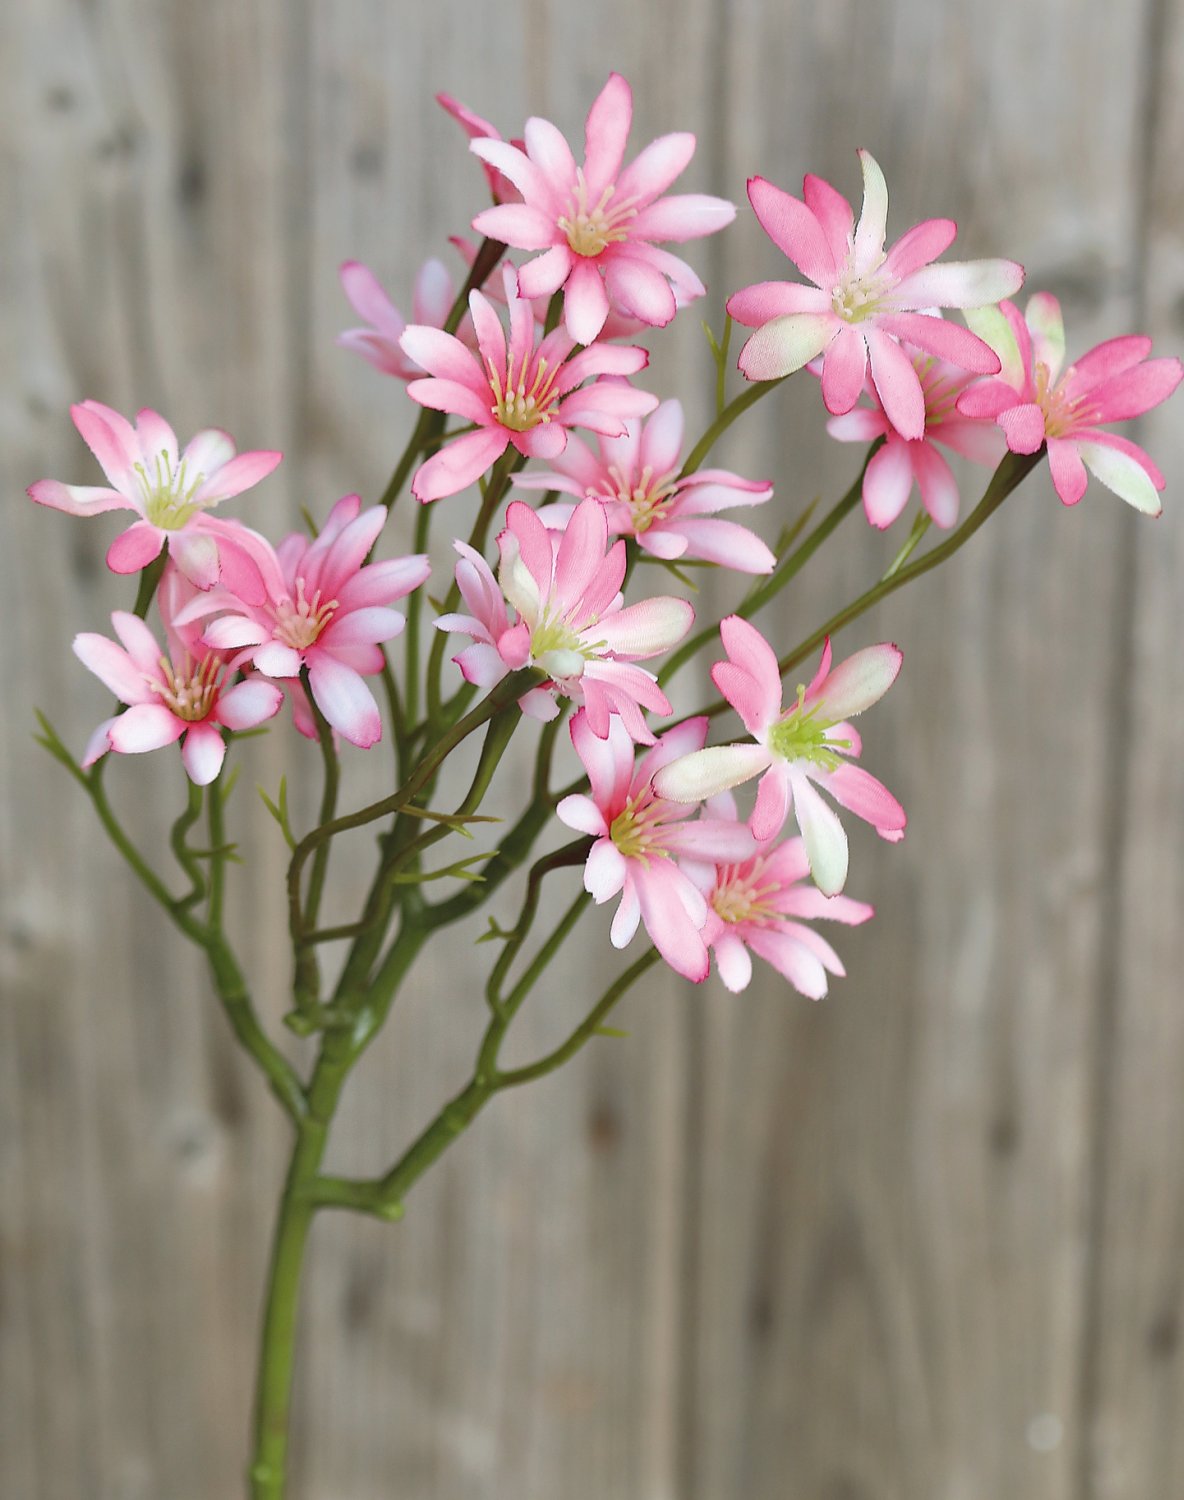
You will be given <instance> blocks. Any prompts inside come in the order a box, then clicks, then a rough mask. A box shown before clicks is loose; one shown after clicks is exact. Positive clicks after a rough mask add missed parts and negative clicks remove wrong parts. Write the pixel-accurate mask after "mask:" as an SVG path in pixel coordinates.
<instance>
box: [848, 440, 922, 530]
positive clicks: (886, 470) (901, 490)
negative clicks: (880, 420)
mask: <svg viewBox="0 0 1184 1500" xmlns="http://www.w3.org/2000/svg"><path fill="white" fill-rule="evenodd" d="M851 415H852V416H854V415H855V413H854V412H852V413H851ZM920 446H921V445H920V444H919V443H907V442H905V440H904V439H903V438H902V437H899V436H898V435H897V434H896V433H895V432H893V434H892V436H891V437H890V438H889V439H888V441H887V442H886V443H885V444H884V446H883V447H882V448H881V449H880V450H879V451H878V452H877V453H873V454H872V457H871V460H870V462H869V463H868V466H867V469H866V470H865V471H864V475H863V508H864V511H865V513H866V514H867V518H868V520H869V521H870V522H871V523H872V525H873V526H878V527H880V529H881V530H883V529H884V527H885V526H891V525H892V523H893V521H895V520H896V518H897V516H899V515H900V513H901V511H902V510H903V509H904V508H905V506H906V505H907V504H908V499H909V495H910V493H911V492H912V488H913V479H914V474H913V461H912V451H913V449H914V448H917V447H920Z"/></svg>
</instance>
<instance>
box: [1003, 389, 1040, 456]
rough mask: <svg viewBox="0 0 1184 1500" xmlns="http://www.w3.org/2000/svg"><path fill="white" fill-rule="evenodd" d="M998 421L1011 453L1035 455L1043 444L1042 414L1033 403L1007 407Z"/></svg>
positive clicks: (1027, 402) (1026, 402) (1025, 402)
mask: <svg viewBox="0 0 1184 1500" xmlns="http://www.w3.org/2000/svg"><path fill="white" fill-rule="evenodd" d="M998 421H999V426H1000V427H1001V428H1002V429H1003V435H1004V437H1005V438H1006V439H1007V446H1008V447H1009V448H1010V449H1011V451H1012V452H1013V453H1036V452H1037V451H1038V450H1039V448H1040V445H1041V444H1042V443H1043V442H1044V439H1045V427H1044V412H1043V411H1042V410H1041V409H1040V407H1039V406H1037V405H1036V403H1035V402H1034V401H1024V402H1021V403H1020V404H1019V405H1017V406H1010V407H1008V408H1007V410H1006V411H1003V412H1000V414H999V418H998Z"/></svg>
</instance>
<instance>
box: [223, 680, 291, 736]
mask: <svg viewBox="0 0 1184 1500" xmlns="http://www.w3.org/2000/svg"><path fill="white" fill-rule="evenodd" d="M283 701H284V694H283V691H282V690H281V689H280V688H278V687H277V686H276V685H275V683H274V682H263V681H261V680H260V679H259V678H258V677H249V678H248V679H247V680H246V682H239V683H236V684H235V685H234V687H232V688H228V689H227V691H226V692H224V693H223V694H222V695H221V696H220V697H219V699H218V706H217V709H216V711H215V714H216V717H217V719H218V722H219V723H220V724H225V726H226V727H227V729H254V728H255V727H256V726H257V725H259V724H262V723H263V722H264V721H265V720H267V719H270V718H271V717H272V716H273V714H277V713H279V711H280V708H281V706H282V705H283Z"/></svg>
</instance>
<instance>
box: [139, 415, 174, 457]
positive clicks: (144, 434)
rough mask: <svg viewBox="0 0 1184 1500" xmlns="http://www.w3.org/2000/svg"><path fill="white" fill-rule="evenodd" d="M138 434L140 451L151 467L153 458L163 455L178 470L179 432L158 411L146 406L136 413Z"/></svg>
mask: <svg viewBox="0 0 1184 1500" xmlns="http://www.w3.org/2000/svg"><path fill="white" fill-rule="evenodd" d="M136 436H137V438H138V439H139V441H140V451H141V453H142V454H143V455H144V458H145V459H146V460H148V461H149V466H150V467H151V460H152V459H154V458H157V457H163V458H165V459H167V461H168V466H169V468H170V469H171V470H173V471H175V470H176V468H177V460H178V459H179V458H180V456H181V455H180V450H179V448H178V446H177V434H176V433H175V432H174V431H173V429H172V427H171V426H170V424H169V423H168V422H166V421H165V419H164V418H163V417H162V416H161V414H160V413H159V412H158V411H153V410H152V408H151V407H150V406H145V407H143V408H141V410H140V411H138V412H137V413H136Z"/></svg>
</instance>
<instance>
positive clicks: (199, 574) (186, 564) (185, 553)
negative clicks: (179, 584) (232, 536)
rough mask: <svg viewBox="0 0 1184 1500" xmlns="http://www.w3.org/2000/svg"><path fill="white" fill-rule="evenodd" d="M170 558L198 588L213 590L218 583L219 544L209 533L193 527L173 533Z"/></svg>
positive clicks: (170, 542)
mask: <svg viewBox="0 0 1184 1500" xmlns="http://www.w3.org/2000/svg"><path fill="white" fill-rule="evenodd" d="M169 556H170V557H171V558H172V560H173V561H174V562H175V563H176V565H177V568H178V570H179V571H180V572H181V573H183V574H184V575H185V577H186V578H188V580H189V582H190V583H192V584H195V585H196V587H197V588H199V589H211V588H213V586H214V585H215V584H216V583H217V582H218V544H217V542H216V541H215V540H214V538H213V537H212V536H211V535H209V533H207V532H200V531H197V530H196V529H195V528H193V527H190V528H188V529H187V530H185V531H175V532H173V533H172V534H171V535H170V536H169Z"/></svg>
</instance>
